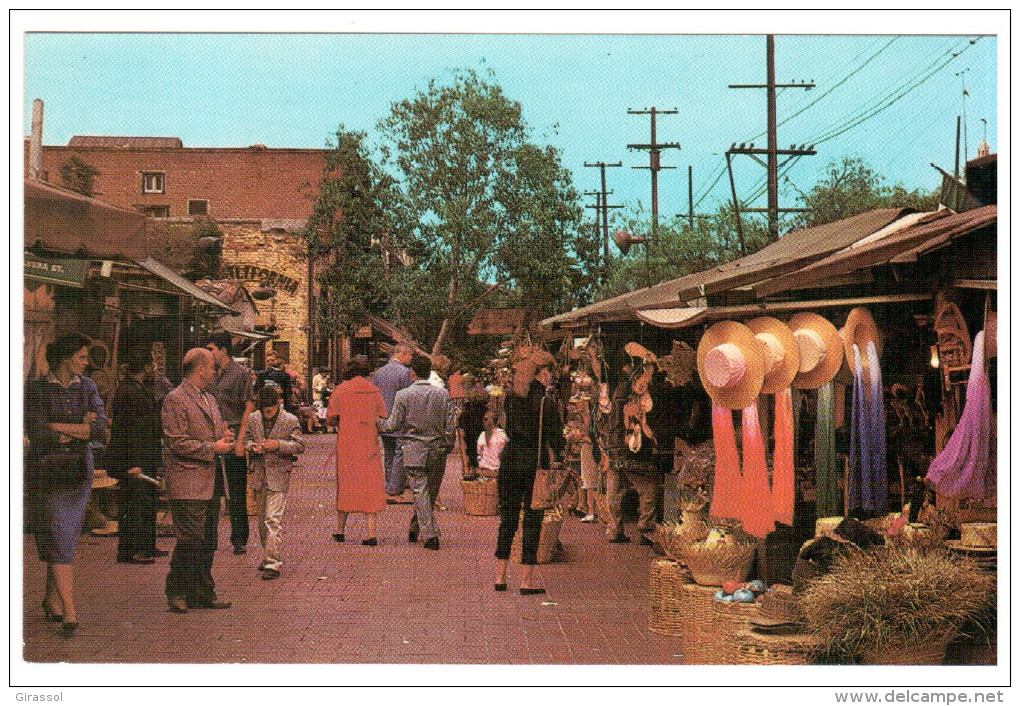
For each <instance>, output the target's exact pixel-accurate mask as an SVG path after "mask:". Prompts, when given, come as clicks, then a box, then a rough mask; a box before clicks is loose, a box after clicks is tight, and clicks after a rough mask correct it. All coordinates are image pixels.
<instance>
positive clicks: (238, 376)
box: [205, 331, 255, 554]
mask: <svg viewBox="0 0 1020 706" xmlns="http://www.w3.org/2000/svg"><path fill="white" fill-rule="evenodd" d="M232 346H233V341H232V339H231V336H230V334H229V333H227V332H225V331H222V332H219V333H214V334H213V335H212V337H211V338H210V339H209V342H208V343H207V344H206V346H205V347H206V349H207V350H208V351H209V352H210V353H212V355H213V361H214V362H215V364H216V374H215V375H214V376H213V381H212V384H210V386H209V390H208V391H209V393H210V394H211V395H212V396H213V397H215V398H216V404H217V405H219V410H220V416H221V417H222V418H223V423H224V424H226V425H227V428H228V429H230V431H231V432H232V433H233V434H234V439H235V445H234V449H233V451H232V452H231V453H227V454H224V455H223V467H224V469H225V470H226V473H225V475H226V479H227V483H226V490H225V491H224V488H223V487H222V485H223V484H222V483H220V482H217V484H216V497H217V498H219V497H222V496H223V495H224V494H225V495H226V498H227V510H228V512H229V513H230V544H231V545H232V546H233V547H234V554H244V553H245V552H246V551H247V548H246V547H247V545H248V537H249V527H248V493H247V488H248V461H247V460H246V458H245V455H244V437H245V431H246V428H247V425H248V415H250V414H251V413H252V412H254V411H255V402H254V398H253V393H252V381H251V375H250V374H249V372H248V369H247V368H245V367H244V366H243V365H241V364H239V363H237V362H236V361H235V360H234V358H233V356H232V355H231V348H232ZM216 477H217V481H219V478H220V475H219V474H217V476H216Z"/></svg>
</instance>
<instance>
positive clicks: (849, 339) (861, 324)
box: [839, 306, 882, 370]
mask: <svg viewBox="0 0 1020 706" xmlns="http://www.w3.org/2000/svg"><path fill="white" fill-rule="evenodd" d="M839 333H840V335H841V336H842V337H843V352H844V353H846V362H847V363H848V364H849V365H850V366H851V368H852V367H853V361H854V344H856V345H857V349H858V350H859V351H860V352H861V364H862V366H863V367H864V369H865V370H867V365H868V364H867V350H868V342H872V343H874V344H875V352H876V353H877V354H878V355H879V356H881V355H882V336H881V334H879V332H878V326H877V325H876V324H875V320H874V319H873V318H872V317H871V312H870V311H868V310H867V309H865V308H864V307H862V306H859V307H857V308H855V309H851V310H850V314H849V315H848V316H847V317H846V323H845V324H844V325H843V328H842V330H841V331H840V332H839Z"/></svg>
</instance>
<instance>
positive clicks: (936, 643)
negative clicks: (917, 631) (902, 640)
mask: <svg viewBox="0 0 1020 706" xmlns="http://www.w3.org/2000/svg"><path fill="white" fill-rule="evenodd" d="M948 646H949V641H948V640H931V641H925V642H922V643H921V644H918V645H911V646H910V647H891V646H890V647H883V648H881V649H878V650H866V651H865V652H862V653H861V664H942V662H943V660H945V658H946V648H947V647H948Z"/></svg>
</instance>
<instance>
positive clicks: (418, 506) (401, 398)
mask: <svg viewBox="0 0 1020 706" xmlns="http://www.w3.org/2000/svg"><path fill="white" fill-rule="evenodd" d="M431 370H432V363H431V361H430V360H429V359H428V358H426V357H424V356H418V357H416V358H414V359H413V360H412V361H411V372H412V374H413V376H414V378H415V380H414V382H413V383H412V384H411V386H410V387H407V388H405V389H403V390H401V391H399V392H398V393H397V394H396V397H395V398H394V400H393V410H392V411H391V412H390V415H389V417H388V418H387V419H386V421H385V422H383V423H382V424H381V430H382V431H383V432H386V433H394V432H399V433H400V434H401V455H402V458H403V464H404V469H405V471H406V473H407V477H408V480H409V481H410V482H411V490H412V491H413V492H414V513H413V514H412V515H411V524H410V526H409V527H408V530H407V541H409V542H417V541H418V536H419V534H420V535H421V536H422V537H423V538H424V540H425V542H424V545H423V546H424V547H425V549H432V550H436V549H439V525H438V524H437V523H436V519H435V514H434V507H435V503H436V499H437V498H438V497H439V488H440V486H441V485H442V483H443V474H444V473H445V471H446V457H447V455H448V454H449V453H450V450H451V449H452V448H453V439H454V432H455V427H454V420H453V406H452V405H451V404H450V394H449V393H448V392H447V391H446V390H444V389H442V388H439V387H436V386H434V385H432V384H430V383H429V373H430V372H431Z"/></svg>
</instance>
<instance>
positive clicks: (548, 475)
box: [531, 399, 574, 510]
mask: <svg viewBox="0 0 1020 706" xmlns="http://www.w3.org/2000/svg"><path fill="white" fill-rule="evenodd" d="M544 411H545V399H543V400H542V403H541V404H540V405H539V408H538V460H537V461H536V462H535V484H534V485H533V486H532V490H531V509H532V510H548V509H550V508H552V507H553V506H555V505H556V503H558V502H559V500H560V498H561V497H562V496H563V494H564V492H566V489H567V486H568V485H569V484H570V482H571V481H572V480H574V476H573V475H572V474H571V473H570V471H569V469H567V468H566V467H565V466H564V465H563V464H562V463H559V462H556V461H552V460H551V459H552V452H551V451H550V452H549V458H550V463H549V467H548V468H542V414H543V412H544Z"/></svg>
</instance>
